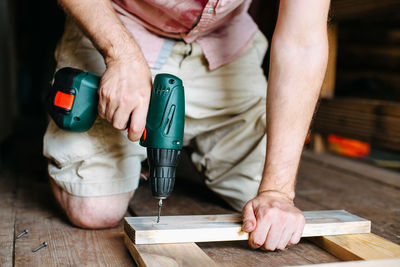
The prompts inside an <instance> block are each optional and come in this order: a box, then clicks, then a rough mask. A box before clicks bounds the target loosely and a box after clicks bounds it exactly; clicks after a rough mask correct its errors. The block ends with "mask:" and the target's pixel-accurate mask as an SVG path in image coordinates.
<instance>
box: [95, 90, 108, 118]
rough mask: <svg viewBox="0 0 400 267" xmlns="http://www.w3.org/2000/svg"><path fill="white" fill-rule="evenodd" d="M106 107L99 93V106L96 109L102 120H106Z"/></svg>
mask: <svg viewBox="0 0 400 267" xmlns="http://www.w3.org/2000/svg"><path fill="white" fill-rule="evenodd" d="M106 107H107V103H106V102H105V99H104V97H103V96H102V94H101V93H99V105H98V107H97V109H98V113H99V116H100V117H101V118H103V119H105V118H106Z"/></svg>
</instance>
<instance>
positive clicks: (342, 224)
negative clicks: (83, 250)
mask: <svg viewBox="0 0 400 267" xmlns="http://www.w3.org/2000/svg"><path fill="white" fill-rule="evenodd" d="M304 216H305V218H306V225H305V227H304V231H303V235H302V236H303V237H310V236H322V235H339V234H351V233H369V232H370V229H371V222H370V221H368V220H365V219H363V218H360V217H358V216H355V215H352V214H350V213H348V212H346V211H344V210H330V211H306V212H304ZM241 220H242V219H241V214H224V215H197V216H163V217H161V222H160V223H156V218H155V217H154V216H146V217H126V218H125V232H126V233H127V234H128V235H129V236H130V238H131V239H132V240H133V241H134V242H135V244H160V243H181V242H212V241H229V240H247V239H248V234H247V233H245V232H243V231H242V229H241V226H242V225H241Z"/></svg>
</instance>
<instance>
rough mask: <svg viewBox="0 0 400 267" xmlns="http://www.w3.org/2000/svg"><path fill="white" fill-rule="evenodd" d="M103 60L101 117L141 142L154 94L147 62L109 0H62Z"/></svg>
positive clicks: (100, 92) (100, 101) (62, 3)
mask: <svg viewBox="0 0 400 267" xmlns="http://www.w3.org/2000/svg"><path fill="white" fill-rule="evenodd" d="M59 2H60V4H61V5H62V6H63V7H64V9H65V10H66V11H67V12H68V13H69V14H70V15H71V16H72V17H73V18H74V19H75V21H76V22H77V23H78V24H79V26H80V28H81V29H82V30H83V31H84V32H85V33H86V35H87V36H88V37H89V38H90V39H91V40H92V42H93V44H94V45H95V46H96V47H97V49H98V50H99V51H100V53H101V54H102V55H103V57H104V61H105V63H106V66H107V69H106V71H105V73H104V74H103V76H102V79H101V83H100V88H99V97H100V98H99V115H100V116H101V117H102V118H104V119H107V120H108V121H109V122H110V123H112V124H113V126H114V127H115V128H117V129H119V130H123V129H125V128H126V127H127V122H128V121H129V117H130V118H131V124H130V127H129V130H128V137H129V139H130V140H132V141H135V140H138V139H139V138H140V136H141V134H142V132H143V130H144V127H145V123H146V115H147V108H148V103H149V99H150V92H151V74H150V70H149V67H148V65H147V62H146V60H145V58H144V56H143V54H142V52H141V50H140V48H139V46H138V45H137V43H136V42H135V40H134V39H133V37H132V36H131V35H130V33H129V32H128V31H127V29H126V28H125V26H124V25H123V24H122V22H121V21H120V19H119V18H118V16H117V14H116V12H115V11H114V8H113V7H112V5H111V1H110V0H59Z"/></svg>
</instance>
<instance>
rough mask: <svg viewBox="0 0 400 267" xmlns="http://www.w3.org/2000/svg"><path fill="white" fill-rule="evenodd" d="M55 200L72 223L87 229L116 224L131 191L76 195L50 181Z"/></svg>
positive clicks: (122, 214)
mask: <svg viewBox="0 0 400 267" xmlns="http://www.w3.org/2000/svg"><path fill="white" fill-rule="evenodd" d="M52 188H53V192H54V195H55V197H56V199H57V201H58V202H59V203H60V205H61V207H62V208H63V209H64V211H65V213H66V214H67V216H68V218H69V220H70V221H71V223H72V224H74V225H76V226H78V227H82V228H87V229H102V228H110V227H114V226H117V225H118V224H119V222H120V221H121V219H122V218H123V216H124V215H125V213H126V210H127V207H128V204H129V200H130V199H131V197H132V196H133V192H128V193H123V194H119V195H112V196H104V197H77V196H73V195H70V194H68V193H67V192H66V191H64V190H62V189H61V188H60V187H58V186H57V185H55V184H54V183H52Z"/></svg>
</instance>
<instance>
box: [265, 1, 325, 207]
mask: <svg viewBox="0 0 400 267" xmlns="http://www.w3.org/2000/svg"><path fill="white" fill-rule="evenodd" d="M281 4H285V3H281ZM328 4H329V2H328ZM325 5H326V2H325ZM319 10H321V9H319ZM285 11H286V14H280V17H281V18H282V17H283V18H285V17H287V16H290V15H291V14H290V11H291V10H290V8H286V10H285ZM296 11H297V12H299V10H296ZM325 11H326V13H327V7H326V8H325ZM326 13H323V14H322V15H320V16H322V17H325V22H326V16H327V14H326ZM318 19H319V20H321V19H324V18H318ZM292 23H296V22H295V21H293V22H292ZM301 23H302V22H299V23H298V24H299V25H290V23H287V22H286V21H285V24H284V25H282V23H281V24H280V22H279V20H278V23H277V28H276V30H275V34H274V38H273V40H272V48H271V66H270V70H271V71H270V75H269V84H268V95H267V125H268V126H267V129H268V130H267V136H268V138H267V140H268V141H267V155H266V162H265V167H264V174H263V180H262V182H261V184H260V188H259V192H264V191H272V192H273V191H276V192H278V193H284V194H285V195H286V196H287V197H288V198H290V199H293V198H294V186H295V177H296V172H297V168H298V164H299V159H300V156H301V151H302V148H303V145H304V140H305V137H306V134H307V130H308V127H309V124H310V121H311V118H312V115H313V112H314V109H315V104H316V102H317V99H318V95H319V92H320V88H321V84H322V81H323V78H324V74H325V69H326V63H327V51H328V42H327V34H326V23H323V22H322V23H319V24H317V23H315V21H314V22H313V21H310V22H309V23H307V22H305V23H304V24H303V25H301ZM296 27H297V28H296ZM293 29H297V30H296V31H293Z"/></svg>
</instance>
